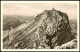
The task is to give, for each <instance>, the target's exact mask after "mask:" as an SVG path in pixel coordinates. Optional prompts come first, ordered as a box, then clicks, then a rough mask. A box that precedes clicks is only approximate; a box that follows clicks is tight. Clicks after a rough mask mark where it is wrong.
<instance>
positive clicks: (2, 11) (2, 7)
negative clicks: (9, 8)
mask: <svg viewBox="0 0 80 52" xmlns="http://www.w3.org/2000/svg"><path fill="white" fill-rule="evenodd" d="M49 2H50V3H77V12H78V14H77V16H78V17H77V34H78V38H77V40H78V45H77V46H78V48H77V49H3V47H2V46H3V42H2V40H3V38H2V37H3V36H2V35H3V31H2V29H3V26H2V25H3V22H2V21H3V3H49ZM1 22H2V23H1V51H79V1H1Z"/></svg>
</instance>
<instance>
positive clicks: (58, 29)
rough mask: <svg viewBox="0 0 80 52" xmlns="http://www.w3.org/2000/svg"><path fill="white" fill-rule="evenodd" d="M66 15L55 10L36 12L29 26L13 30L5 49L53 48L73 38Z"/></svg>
mask: <svg viewBox="0 0 80 52" xmlns="http://www.w3.org/2000/svg"><path fill="white" fill-rule="evenodd" d="M71 30H72V29H71V27H70V24H69V19H68V15H67V14H66V13H64V12H61V11H58V10H55V9H54V8H53V9H52V10H45V11H44V12H42V13H41V14H38V15H37V16H36V18H35V19H34V20H33V21H32V23H31V24H29V26H27V27H26V28H23V29H22V30H19V31H16V32H13V33H12V34H11V35H10V36H9V37H10V39H9V42H8V44H7V45H6V47H4V48H6V49H9V48H11V49H15V48H16V49H19V48H20V49H24V48H26V49H48V48H49V49H53V48H54V47H56V46H61V45H62V44H65V43H67V42H68V41H71V40H72V39H74V38H75V37H74V35H73V33H72V32H71Z"/></svg>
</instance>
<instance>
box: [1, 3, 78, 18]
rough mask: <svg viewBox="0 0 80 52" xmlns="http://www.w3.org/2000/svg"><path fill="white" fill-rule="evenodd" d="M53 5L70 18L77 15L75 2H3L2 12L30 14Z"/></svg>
mask: <svg viewBox="0 0 80 52" xmlns="http://www.w3.org/2000/svg"><path fill="white" fill-rule="evenodd" d="M53 7H54V8H55V9H56V10H60V11H62V12H65V13H67V14H68V15H69V17H70V18H76V17H77V3H52V2H49V3H3V14H7V15H28V16H32V15H37V14H39V13H41V12H43V11H44V10H50V9H52V8H53Z"/></svg>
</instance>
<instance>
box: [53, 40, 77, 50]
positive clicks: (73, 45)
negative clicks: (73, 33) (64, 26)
mask: <svg viewBox="0 0 80 52" xmlns="http://www.w3.org/2000/svg"><path fill="white" fill-rule="evenodd" d="M76 48H77V40H76V39H73V40H71V41H69V42H67V43H65V44H62V45H61V46H56V47H54V49H76Z"/></svg>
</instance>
